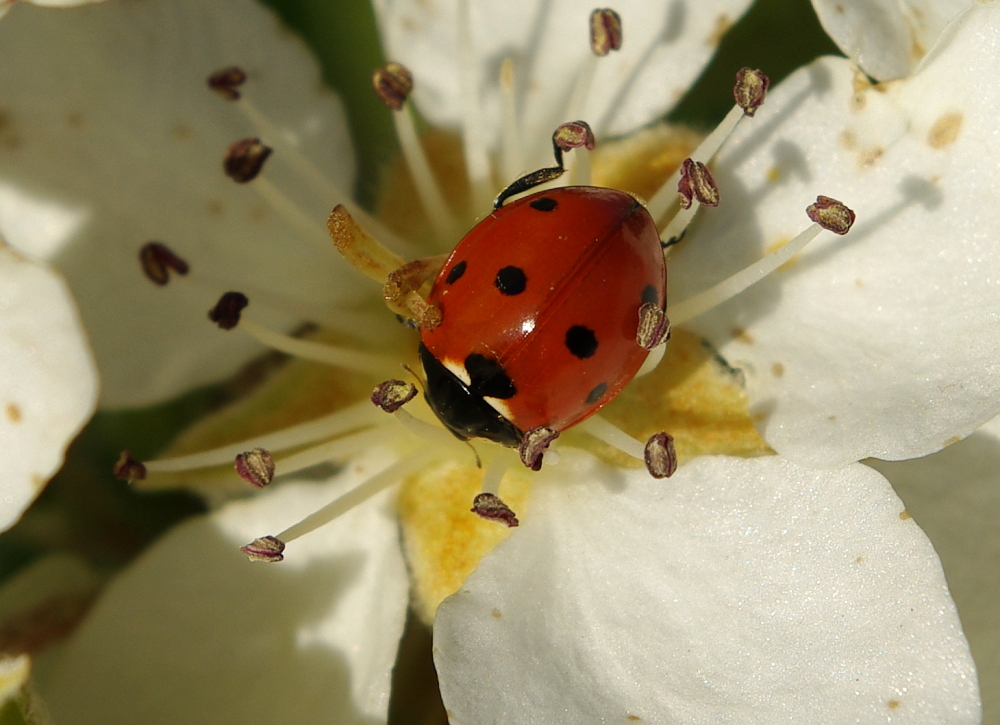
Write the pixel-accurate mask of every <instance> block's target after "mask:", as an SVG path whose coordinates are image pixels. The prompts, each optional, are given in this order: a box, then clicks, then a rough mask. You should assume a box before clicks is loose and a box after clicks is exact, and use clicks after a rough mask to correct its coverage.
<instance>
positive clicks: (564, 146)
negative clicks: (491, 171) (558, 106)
mask: <svg viewBox="0 0 1000 725" xmlns="http://www.w3.org/2000/svg"><path fill="white" fill-rule="evenodd" d="M581 147H582V148H586V149H587V150H588V151H593V149H594V132H593V131H591V130H590V126H589V125H587V122H586V121H570V122H569V123H564V124H562V125H561V126H559V128H557V129H556V130H555V132H553V134H552V152H553V154H554V155H555V157H556V165H555V166H548V167H546V168H544V169H538V170H537V171H532V172H531V173H530V174H525V175H524V176H522V177H521V178H519V179H515V180H514V181H513V183H511V185H510V186H508V187H507V188H506V189H504V190H503V191H501V192H500V193H499V194H497V198H496V199H494V200H493V208H494V209H499V208H500V207H502V206H503V203H504V202H505V201H507V199H509V198H510V197H512V196H516V195H517V194H521V193H523V192H525V191H528V190H529V189H534V188H535V187H536V186H540V185H542V184H544V183H546V182H547V181H552V180H553V179H558V178H559V177H560V176H562V175H563V173H564V172H565V171H566V167H565V166H564V165H563V152H565V151H572V150H573V149H578V148H581Z"/></svg>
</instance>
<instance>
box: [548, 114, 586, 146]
mask: <svg viewBox="0 0 1000 725" xmlns="http://www.w3.org/2000/svg"><path fill="white" fill-rule="evenodd" d="M552 143H553V144H555V145H556V146H557V147H558V148H559V149H560V150H561V151H571V150H572V149H579V148H585V149H587V150H588V151H593V150H594V144H595V139H594V132H593V131H592V130H591V128H590V125H589V124H588V123H587V122H586V121H569V122H568V123H564V124H562V125H560V126H559V128H557V129H556V131H555V133H554V134H552Z"/></svg>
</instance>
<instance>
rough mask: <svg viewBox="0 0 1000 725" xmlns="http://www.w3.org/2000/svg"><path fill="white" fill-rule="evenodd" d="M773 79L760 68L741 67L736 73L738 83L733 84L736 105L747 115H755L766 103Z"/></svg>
mask: <svg viewBox="0 0 1000 725" xmlns="http://www.w3.org/2000/svg"><path fill="white" fill-rule="evenodd" d="M770 85H771V79H770V78H768V77H767V76H766V75H764V74H763V73H761V72H760V71H759V70H752V69H750V68H741V69H740V70H739V72H738V73H737V74H736V85H735V86H733V98H734V99H736V105H737V106H739V107H740V108H742V109H743V113H744V114H746V115H747V116H753V115H754V114H755V113H757V109H758V108H760V107H761V106H762V105H764V98H765V97H766V96H767V89H768V87H769V86H770Z"/></svg>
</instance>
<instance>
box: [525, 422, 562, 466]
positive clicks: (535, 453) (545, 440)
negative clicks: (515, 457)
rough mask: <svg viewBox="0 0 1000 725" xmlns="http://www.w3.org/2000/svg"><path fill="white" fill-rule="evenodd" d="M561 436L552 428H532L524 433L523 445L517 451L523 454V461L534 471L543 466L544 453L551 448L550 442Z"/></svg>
mask: <svg viewBox="0 0 1000 725" xmlns="http://www.w3.org/2000/svg"><path fill="white" fill-rule="evenodd" d="M558 437H559V431H557V430H552V429H551V428H544V427H541V426H539V427H538V428H532V429H530V430H528V431H527V432H526V433H525V434H524V438H522V439H521V445H520V447H519V448H518V450H517V452H518V453H519V454H520V456H521V463H523V464H524V465H525V466H527V467H528V468H530V469H531V470H532V471H539V470H541V468H542V455H543V454H544V453H545V451H546V450H548V448H549V444H550V443H551V442H552V441H554V440H555V439H556V438H558Z"/></svg>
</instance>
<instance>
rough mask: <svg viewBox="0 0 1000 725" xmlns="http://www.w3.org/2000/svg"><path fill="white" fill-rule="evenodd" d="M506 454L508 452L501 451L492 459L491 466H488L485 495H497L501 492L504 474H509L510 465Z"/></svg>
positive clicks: (483, 489)
mask: <svg viewBox="0 0 1000 725" xmlns="http://www.w3.org/2000/svg"><path fill="white" fill-rule="evenodd" d="M506 454H507V451H506V450H503V451H499V452H498V453H497V454H496V455H494V456H493V458H492V459H490V462H489V464H488V465H487V466H486V472H485V473H483V486H482V492H483V493H493V494H495V493H496V492H497V491H499V490H500V482H501V481H502V480H503V477H504V474H505V473H507V468H508V465H509V461H508V459H507V455H506Z"/></svg>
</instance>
